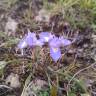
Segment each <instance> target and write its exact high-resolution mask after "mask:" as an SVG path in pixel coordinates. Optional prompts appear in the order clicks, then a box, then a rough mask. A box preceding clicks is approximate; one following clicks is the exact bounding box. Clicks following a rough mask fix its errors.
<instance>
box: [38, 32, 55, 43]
mask: <svg viewBox="0 0 96 96" xmlns="http://www.w3.org/2000/svg"><path fill="white" fill-rule="evenodd" d="M39 37H40V39H42V40H43V42H49V40H50V39H52V38H53V35H52V34H51V33H50V32H41V33H40V34H39Z"/></svg>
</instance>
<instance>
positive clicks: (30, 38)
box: [26, 32, 37, 46]
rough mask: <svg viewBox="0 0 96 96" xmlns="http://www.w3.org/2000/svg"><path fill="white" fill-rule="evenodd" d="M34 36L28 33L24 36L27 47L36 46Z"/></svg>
mask: <svg viewBox="0 0 96 96" xmlns="http://www.w3.org/2000/svg"><path fill="white" fill-rule="evenodd" d="M36 41H37V38H36V34H35V33H31V32H28V35H27V36H26V42H27V44H28V45H29V46H35V45H36Z"/></svg>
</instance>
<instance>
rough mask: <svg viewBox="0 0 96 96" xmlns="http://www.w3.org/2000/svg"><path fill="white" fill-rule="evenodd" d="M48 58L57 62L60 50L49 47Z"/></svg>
mask: <svg viewBox="0 0 96 96" xmlns="http://www.w3.org/2000/svg"><path fill="white" fill-rule="evenodd" d="M50 56H51V57H52V59H53V60H54V61H55V62H57V61H58V59H60V57H61V51H60V48H58V47H51V48H50Z"/></svg>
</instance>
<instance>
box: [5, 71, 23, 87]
mask: <svg viewBox="0 0 96 96" xmlns="http://www.w3.org/2000/svg"><path fill="white" fill-rule="evenodd" d="M5 83H6V84H7V85H9V86H10V87H12V88H20V86H21V83H20V81H19V76H18V74H14V73H11V74H10V75H9V76H8V77H7V78H6V80H5Z"/></svg>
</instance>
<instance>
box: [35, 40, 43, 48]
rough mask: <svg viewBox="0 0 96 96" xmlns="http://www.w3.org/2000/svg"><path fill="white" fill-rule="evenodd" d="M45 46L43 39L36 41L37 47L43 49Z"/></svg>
mask: <svg viewBox="0 0 96 96" xmlns="http://www.w3.org/2000/svg"><path fill="white" fill-rule="evenodd" d="M43 45H44V42H43V41H42V39H37V40H36V46H40V47H42V46H43Z"/></svg>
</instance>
